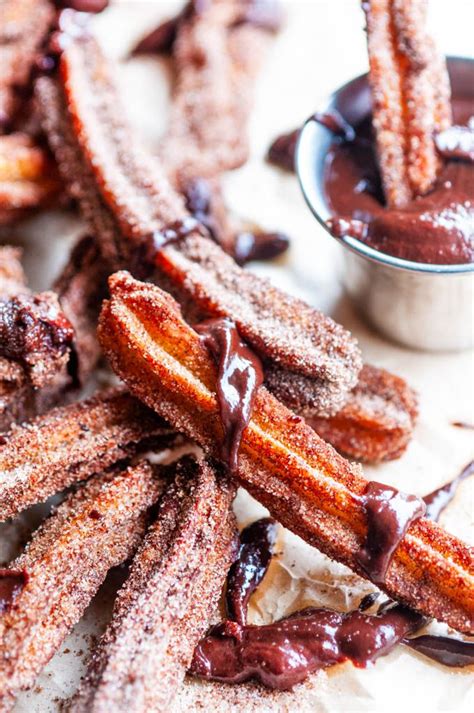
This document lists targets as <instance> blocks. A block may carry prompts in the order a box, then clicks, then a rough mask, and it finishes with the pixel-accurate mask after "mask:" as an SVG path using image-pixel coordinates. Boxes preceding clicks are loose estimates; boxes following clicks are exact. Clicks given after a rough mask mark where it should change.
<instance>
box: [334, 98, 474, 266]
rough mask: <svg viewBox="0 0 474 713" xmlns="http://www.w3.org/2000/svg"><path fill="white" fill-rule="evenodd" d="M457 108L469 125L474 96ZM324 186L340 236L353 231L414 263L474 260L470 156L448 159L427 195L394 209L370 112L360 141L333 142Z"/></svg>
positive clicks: (358, 136) (358, 133)
mask: <svg viewBox="0 0 474 713" xmlns="http://www.w3.org/2000/svg"><path fill="white" fill-rule="evenodd" d="M453 113H454V117H455V120H456V121H457V122H458V124H461V125H462V124H466V123H467V121H468V119H469V117H470V116H471V115H472V114H474V101H473V100H472V99H471V100H469V99H468V98H465V97H455V98H454V100H453ZM466 131H467V130H466ZM441 140H442V139H441V137H438V142H439V141H441ZM324 190H325V194H326V199H327V201H328V204H329V207H330V210H331V211H332V213H333V214H334V216H333V220H332V224H331V229H333V230H334V233H335V235H336V236H337V237H342V236H343V235H352V236H353V237H357V238H359V239H360V240H362V241H363V242H365V243H367V245H369V246H370V247H372V248H375V249H376V250H380V251H381V252H385V253H388V254H389V255H393V256H395V257H399V258H403V259H405V260H412V261H414V262H422V263H431V264H462V263H470V262H474V200H473V198H474V164H472V163H470V162H468V161H459V160H447V161H446V162H445V165H444V166H443V168H442V170H441V172H440V175H439V177H438V180H437V182H436V184H435V186H434V188H433V189H432V190H431V191H430V192H429V193H428V194H427V195H425V196H421V197H419V198H416V199H415V200H413V201H412V202H411V203H410V204H409V205H407V206H406V207H404V208H402V209H391V210H388V209H387V208H386V207H385V206H384V200H383V192H382V188H381V182H380V176H379V172H378V168H377V161H376V157H375V150H374V141H373V135H372V130H371V120H370V117H369V118H368V119H367V120H365V121H364V122H362V123H361V124H360V125H359V126H357V127H356V136H355V139H354V141H351V142H340V141H339V142H337V141H336V142H334V143H333V145H332V146H331V149H330V150H329V152H328V155H327V157H326V165H325V175H324ZM351 221H357V222H356V223H351ZM364 225H365V229H364V228H363V227H362V226H364ZM354 230H356V233H357V234H356V235H354V234H353V231H354Z"/></svg>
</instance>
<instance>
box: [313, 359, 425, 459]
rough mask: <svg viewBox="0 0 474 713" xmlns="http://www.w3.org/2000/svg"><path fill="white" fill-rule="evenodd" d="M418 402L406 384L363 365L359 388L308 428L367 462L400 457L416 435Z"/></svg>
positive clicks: (347, 453)
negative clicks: (338, 407)
mask: <svg viewBox="0 0 474 713" xmlns="http://www.w3.org/2000/svg"><path fill="white" fill-rule="evenodd" d="M417 416H418V401H417V397H416V394H415V393H414V391H413V390H412V389H411V388H410V387H409V386H408V384H407V383H406V381H404V380H403V379H401V378H400V377H399V376H395V375H394V374H391V373H390V372H388V371H386V370H385V369H379V368H377V367H375V366H371V365H370V364H364V366H363V367H362V370H361V372H360V374H359V381H358V382H357V386H356V387H355V388H354V389H353V390H352V391H351V393H350V395H349V398H348V400H347V402H346V403H345V405H344V406H343V407H342V409H341V410H340V411H338V413H337V414H335V415H334V416H332V417H330V418H318V417H310V418H309V419H307V421H308V423H309V425H310V426H311V427H312V428H314V430H315V431H316V433H318V434H319V435H320V436H321V438H323V439H324V440H325V441H327V442H328V443H331V445H333V446H334V448H336V449H337V450H338V451H340V452H341V453H343V454H344V455H346V456H348V457H349V458H355V459H356V460H360V461H363V462H365V463H380V462H382V461H386V460H392V459H394V458H399V457H400V456H401V455H402V453H404V451H405V450H406V448H407V446H408V443H409V442H410V440H411V437H412V435H413V429H414V426H415V423H416V418H417Z"/></svg>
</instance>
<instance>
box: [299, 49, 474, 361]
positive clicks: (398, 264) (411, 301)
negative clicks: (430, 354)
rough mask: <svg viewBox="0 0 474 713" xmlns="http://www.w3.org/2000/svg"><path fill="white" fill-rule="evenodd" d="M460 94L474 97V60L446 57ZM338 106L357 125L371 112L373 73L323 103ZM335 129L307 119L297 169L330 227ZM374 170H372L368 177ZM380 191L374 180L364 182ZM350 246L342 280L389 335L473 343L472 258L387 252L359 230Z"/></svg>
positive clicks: (436, 345)
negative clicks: (329, 174)
mask: <svg viewBox="0 0 474 713" xmlns="http://www.w3.org/2000/svg"><path fill="white" fill-rule="evenodd" d="M448 70H449V74H450V78H451V85H452V93H453V96H454V97H457V96H463V97H465V98H466V99H473V100H474V79H473V77H474V60H470V59H465V58H459V57H452V58H448ZM334 109H335V110H337V111H338V112H339V113H340V114H341V115H342V117H343V118H344V119H345V120H346V121H347V122H348V123H349V124H351V125H352V126H360V125H361V123H362V122H363V121H364V120H367V119H368V117H369V116H370V88H369V85H368V81H367V76H366V75H364V76H361V77H357V78H356V79H354V80H352V81H351V82H349V83H348V84H346V85H345V86H343V87H342V88H340V89H339V90H337V91H336V92H335V93H334V94H333V95H332V96H331V97H330V98H329V100H328V102H327V104H326V105H323V106H322V107H320V111H321V112H325V113H330V112H331V111H333V110H334ZM333 141H334V136H333V135H331V132H330V131H328V130H327V129H326V128H324V127H323V126H320V125H318V123H317V122H315V121H314V120H313V119H309V120H308V121H307V122H306V124H305V125H304V127H303V129H302V130H301V133H300V138H299V141H298V145H297V151H296V169H297V174H298V179H299V182H300V185H301V188H302V191H303V194H304V196H305V199H306V201H307V203H308V205H309V207H310V208H311V210H312V212H313V213H314V215H315V217H316V218H317V219H318V221H319V222H320V223H321V224H322V225H323V226H324V228H325V229H326V230H329V229H328V225H327V221H328V220H330V219H331V218H333V216H334V212H333V210H332V209H331V205H330V203H329V201H328V198H327V193H326V191H325V185H324V181H325V171H326V160H327V157H328V154H329V152H330V149H331V145H332V143H333ZM369 179H370V176H369V177H367V181H368V182H369V183H370V181H369ZM364 188H365V189H367V188H369V189H371V190H373V191H375V192H376V191H377V186H376V184H375V183H373V184H372V186H365V187H364ZM336 239H337V240H338V242H339V243H340V245H341V246H342V247H343V249H344V258H345V270H344V274H343V283H344V286H345V289H346V292H347V293H348V295H349V296H350V298H351V299H352V301H353V302H354V304H355V306H356V307H357V309H358V310H359V312H361V313H362V315H363V316H364V317H365V318H366V319H367V321H369V322H370V324H371V325H372V326H374V327H375V328H376V329H377V330H378V331H379V332H381V333H382V334H384V335H385V336H387V337H388V338H390V339H392V340H394V341H396V342H399V343H401V344H404V345H406V346H409V347H412V348H415V349H424V350H428V351H452V350H460V349H466V348H469V347H471V346H473V345H474V328H473V317H474V264H472V263H466V261H464V263H461V264H452V262H451V264H449V263H446V264H431V263H428V262H415V261H414V260H407V259H404V258H402V257H399V256H393V255H389V254H387V253H385V252H382V251H381V250H377V249H375V248H374V247H372V246H370V245H367V244H366V243H365V242H364V241H363V239H361V235H359V237H358V238H357V237H355V236H351V235H342V236H341V237H340V238H336Z"/></svg>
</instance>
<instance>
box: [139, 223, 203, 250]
mask: <svg viewBox="0 0 474 713" xmlns="http://www.w3.org/2000/svg"><path fill="white" fill-rule="evenodd" d="M200 227H201V226H200V223H199V221H198V220H196V218H194V217H193V216H191V215H190V216H188V217H187V218H183V219H182V220H175V221H174V222H173V223H170V224H169V225H167V226H166V228H163V229H162V230H156V231H155V232H154V233H153V235H152V236H151V243H152V249H153V250H154V251H155V252H159V251H160V250H162V249H163V248H164V247H166V245H169V244H170V243H177V242H179V241H180V240H182V239H183V238H185V237H186V236H187V235H190V233H193V232H194V231H195V230H199V229H200Z"/></svg>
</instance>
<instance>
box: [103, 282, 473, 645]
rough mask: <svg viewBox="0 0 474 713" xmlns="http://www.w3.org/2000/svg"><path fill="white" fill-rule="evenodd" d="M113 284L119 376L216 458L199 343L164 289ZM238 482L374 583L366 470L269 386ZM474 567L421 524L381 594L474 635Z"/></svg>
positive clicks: (111, 337) (401, 546) (408, 537)
mask: <svg viewBox="0 0 474 713" xmlns="http://www.w3.org/2000/svg"><path fill="white" fill-rule="evenodd" d="M109 285H110V290H111V300H110V301H109V302H105V303H104V306H103V309H102V314H101V318H100V323H99V339H100V341H101V344H102V347H103V349H104V351H105V353H106V355H107V356H108V358H109V360H110V363H111V365H112V368H113V369H114V371H115V372H116V373H117V374H118V375H119V376H120V377H121V378H123V379H124V380H125V382H126V383H127V384H128V386H129V388H130V389H131V391H132V393H134V394H135V395H137V396H138V397H139V398H141V399H143V400H144V402H145V403H147V404H148V405H149V406H150V407H152V408H154V409H155V410H156V411H157V412H158V413H159V414H160V415H161V416H163V417H164V418H166V419H167V420H168V421H169V422H170V423H171V424H172V426H174V427H175V428H177V429H178V430H180V431H182V432H184V433H185V434H186V435H188V436H189V437H191V438H193V439H194V440H196V441H197V442H198V443H199V445H201V446H202V447H203V448H204V449H205V451H206V452H207V453H208V454H212V455H215V456H217V457H219V446H220V444H221V443H222V442H223V428H222V422H221V420H220V413H219V406H218V402H217V398H216V389H217V383H216V379H217V372H216V366H215V364H214V362H213V360H212V357H211V356H210V354H209V353H208V352H207V351H206V348H205V346H204V345H203V344H202V343H201V341H200V340H199V337H198V335H197V334H196V333H195V332H194V331H193V330H192V329H191V328H190V327H189V326H188V325H187V324H186V323H185V322H184V321H183V319H182V317H181V314H180V311H179V307H178V305H177V304H176V303H175V302H174V301H173V300H172V299H171V298H170V297H169V295H166V293H164V292H162V291H161V290H160V289H159V288H157V287H154V286H152V285H149V284H144V283H140V282H137V281H135V280H133V279H132V278H131V277H130V276H129V275H127V274H126V273H118V274H116V275H114V276H113V277H112V278H111V279H110V281H109ZM236 476H237V478H238V479H239V481H240V482H241V484H242V485H244V487H245V488H247V489H248V490H249V491H250V492H251V493H252V494H253V495H254V496H255V497H256V498H257V499H258V500H260V501H261V502H262V504H264V505H265V506H266V507H268V508H269V510H270V512H271V513H272V515H273V516H275V517H276V518H277V519H278V520H279V521H280V522H282V524H284V525H285V526H286V527H288V528H289V529H291V530H293V531H294V532H296V533H297V534H298V535H300V536H301V537H303V538H304V539H306V540H307V541H308V542H309V543H311V544H313V545H314V546H316V547H318V548H319V549H320V550H322V551H323V552H325V553H326V554H327V555H329V556H330V557H332V558H334V559H336V560H338V561H339V562H342V563H343V564H346V565H347V566H349V567H351V568H352V569H353V570H354V571H355V572H357V573H358V574H360V575H362V576H367V573H366V571H365V570H364V569H363V567H362V566H361V564H360V561H359V554H360V551H361V549H362V548H363V547H364V543H365V542H366V538H367V527H368V526H367V519H366V506H365V503H366V497H367V496H366V489H367V487H368V483H367V481H366V480H365V479H364V477H363V474H362V470H361V469H360V467H358V466H357V465H355V464H351V463H349V462H348V461H346V460H344V458H342V456H339V455H338V454H337V453H336V451H334V449H333V448H332V447H331V446H329V445H327V444H326V443H324V441H322V440H321V439H320V438H319V437H318V436H317V435H316V433H315V432H314V431H313V430H312V429H311V428H310V427H309V426H307V425H306V424H305V423H304V422H303V420H302V419H301V418H300V417H298V416H296V415H295V414H294V413H292V412H291V411H289V410H288V409H287V408H286V407H284V406H283V405H282V404H281V403H280V402H278V401H277V400H276V398H275V397H274V396H272V395H271V394H270V393H269V392H268V391H267V390H266V389H265V388H264V387H260V389H259V391H258V392H257V395H256V397H255V402H254V409H253V416H252V419H251V420H250V423H249V425H248V427H247V428H246V429H245V430H244V432H243V434H242V441H241V446H240V451H239V460H238V466H237V469H236ZM473 567H474V566H473V555H472V551H471V550H470V549H469V548H468V547H467V546H466V545H464V544H463V543H462V542H461V541H460V540H458V539H457V538H455V537H453V536H451V535H450V534H448V533H447V532H445V531H444V530H443V529H442V528H440V527H439V526H438V525H436V524H435V523H433V522H431V521H429V520H427V519H426V518H420V519H418V520H416V521H414V522H412V523H411V524H410V526H409V528H408V531H407V532H406V534H405V535H404V536H403V537H402V538H401V539H400V542H399V543H398V546H397V547H395V549H394V553H393V557H392V558H391V560H390V563H389V565H388V567H387V571H386V575H385V577H384V582H383V584H382V588H383V589H384V590H385V591H386V592H387V593H388V594H389V595H390V596H392V597H393V598H396V599H398V600H400V601H401V602H403V603H405V604H407V605H409V606H411V607H413V608H414V609H415V610H417V611H419V612H421V613H423V614H426V615H428V616H432V617H436V618H439V619H441V620H442V621H445V622H447V623H449V624H450V625H451V626H453V627H454V628H457V629H459V630H461V631H464V632H472V630H473V628H474V627H473V619H474V616H473V614H474V601H473V587H472V584H473V575H474V571H473Z"/></svg>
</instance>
